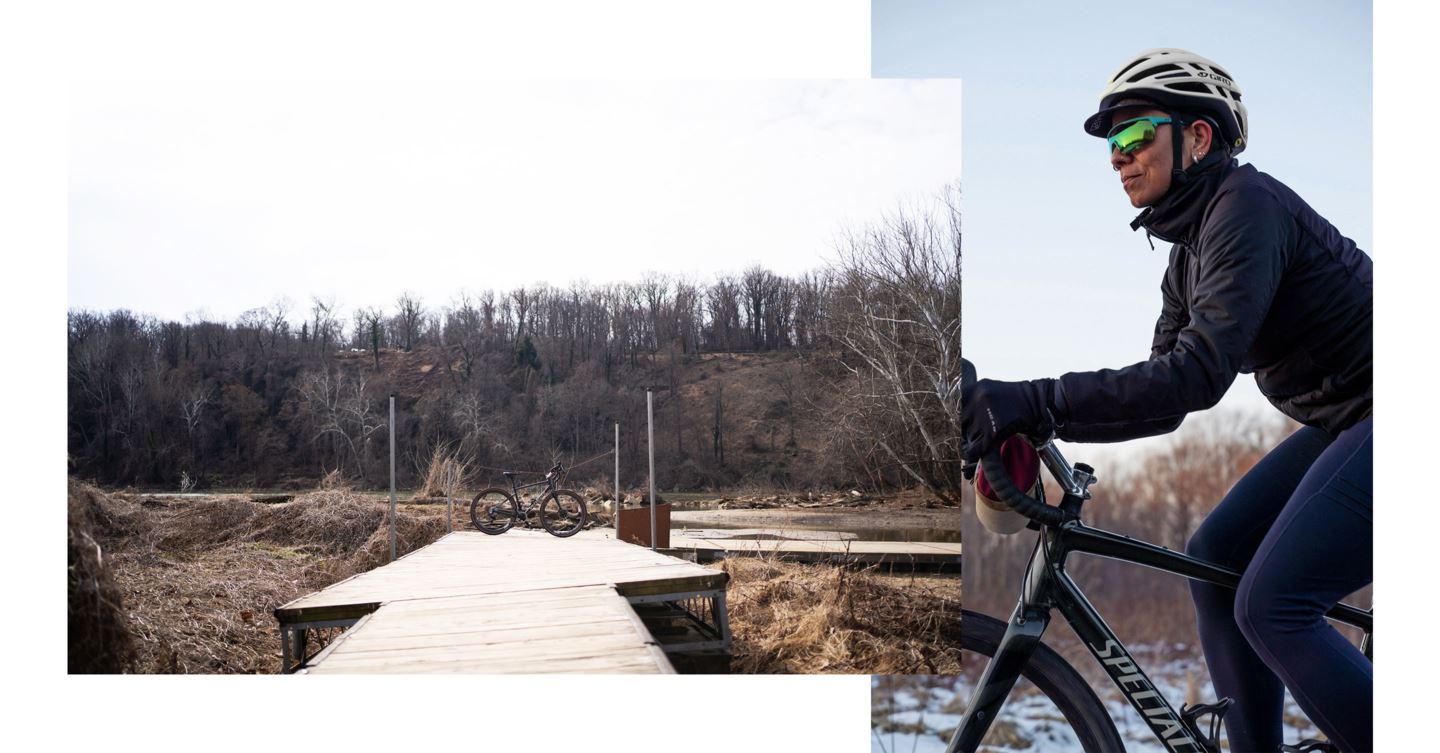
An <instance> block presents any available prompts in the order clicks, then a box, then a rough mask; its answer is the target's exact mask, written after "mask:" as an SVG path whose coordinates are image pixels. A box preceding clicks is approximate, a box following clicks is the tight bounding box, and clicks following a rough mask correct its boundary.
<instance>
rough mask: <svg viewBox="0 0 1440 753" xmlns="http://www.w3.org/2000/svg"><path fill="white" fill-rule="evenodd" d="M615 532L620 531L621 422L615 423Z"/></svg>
mask: <svg viewBox="0 0 1440 753" xmlns="http://www.w3.org/2000/svg"><path fill="white" fill-rule="evenodd" d="M615 530H617V531H618V530H620V422H619V421H616V422H615Z"/></svg>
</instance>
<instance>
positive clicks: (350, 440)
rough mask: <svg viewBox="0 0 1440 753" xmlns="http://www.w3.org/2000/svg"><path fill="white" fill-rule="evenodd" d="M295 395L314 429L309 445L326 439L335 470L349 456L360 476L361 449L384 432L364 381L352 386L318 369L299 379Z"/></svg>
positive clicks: (332, 374) (339, 377) (337, 376)
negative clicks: (367, 397)
mask: <svg viewBox="0 0 1440 753" xmlns="http://www.w3.org/2000/svg"><path fill="white" fill-rule="evenodd" d="M297 391H298V392H299V394H300V399H301V403H302V405H304V407H305V409H306V411H307V412H308V413H309V415H310V418H311V421H312V424H313V426H314V429H315V432H314V434H313V435H312V436H311V438H310V441H311V443H317V442H320V441H321V440H322V439H328V440H329V441H330V449H331V452H332V453H333V456H334V459H335V464H336V467H339V466H341V465H343V463H344V456H345V454H346V453H348V454H349V456H350V457H351V458H353V459H354V461H355V469H356V471H358V472H360V473H361V474H363V473H364V471H365V467H364V460H365V455H366V453H365V452H364V449H365V448H366V447H367V446H368V444H369V441H370V438H371V437H372V436H373V435H374V434H375V433H376V432H377V431H379V430H381V429H383V428H385V423H384V421H382V420H381V418H380V416H379V414H377V413H376V412H375V411H374V409H373V407H372V406H371V404H370V401H369V400H367V399H366V398H365V378H364V377H363V376H362V377H358V378H356V380H355V381H354V382H351V381H350V380H348V379H346V378H345V377H344V376H343V375H341V374H338V373H335V372H333V371H331V370H329V369H321V370H317V371H311V372H307V373H305V374H303V375H301V377H300V380H299V383H298V385H297Z"/></svg>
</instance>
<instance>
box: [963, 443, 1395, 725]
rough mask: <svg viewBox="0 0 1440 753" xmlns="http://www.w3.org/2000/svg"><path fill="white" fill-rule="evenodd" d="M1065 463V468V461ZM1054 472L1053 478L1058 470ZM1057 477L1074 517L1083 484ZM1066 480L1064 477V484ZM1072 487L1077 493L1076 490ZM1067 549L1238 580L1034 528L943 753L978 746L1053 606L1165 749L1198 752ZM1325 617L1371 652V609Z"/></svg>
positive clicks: (1138, 550) (1189, 561)
mask: <svg viewBox="0 0 1440 753" xmlns="http://www.w3.org/2000/svg"><path fill="white" fill-rule="evenodd" d="M1040 450H1041V453H1042V457H1043V458H1044V459H1045V461H1046V465H1047V466H1050V467H1051V469H1052V471H1053V470H1055V469H1056V467H1057V464H1056V463H1055V462H1054V461H1056V460H1059V461H1060V463H1059V464H1058V465H1060V466H1063V459H1061V458H1059V454H1058V452H1057V451H1055V450H1054V448H1053V446H1052V445H1049V444H1048V443H1047V444H1046V445H1045V446H1042V447H1041V448H1040ZM1047 451H1048V452H1047ZM1066 469H1067V470H1068V467H1066ZM1056 475H1057V477H1060V474H1056ZM1060 480H1061V484H1062V487H1064V488H1065V489H1067V492H1066V494H1065V499H1064V501H1062V502H1061V507H1062V508H1066V507H1068V508H1069V509H1072V510H1074V511H1075V512H1076V513H1077V515H1078V513H1079V508H1080V505H1081V504H1082V503H1083V501H1084V499H1085V498H1086V497H1088V496H1089V495H1088V493H1087V492H1086V491H1085V489H1084V486H1085V484H1081V485H1080V486H1078V487H1077V486H1076V484H1075V483H1074V481H1073V479H1067V478H1064V477H1060ZM1067 480H1069V481H1070V483H1068V484H1067V483H1066V481H1067ZM1076 491H1078V492H1079V493H1080V494H1079V495H1078V496H1077V494H1076V493H1075V492H1076ZM1071 554H1093V555H1097V556H1100V557H1107V558H1109V559H1113V560H1118V561H1120V562H1129V563H1132V564H1136V565H1144V566H1146V567H1150V568H1154V569H1156V570H1159V571H1161V572H1166V573H1173V574H1176V575H1181V576H1184V577H1185V578H1188V579H1190V580H1194V581H1200V582H1203V583H1210V584H1213V585H1217V586H1222V587H1225V588H1228V589H1231V590H1234V589H1237V588H1238V587H1239V585H1240V573H1238V572H1236V571H1234V570H1231V569H1229V568H1225V567H1221V566H1219V565H1216V564H1213V563H1210V562H1206V561H1204V560H1199V559H1196V558H1194V557H1191V556H1189V555H1186V554H1183V553H1180V552H1176V551H1173V550H1171V549H1167V548H1165V547H1161V546H1156V545H1154V544H1149V543H1146V542H1144V541H1139V540H1136V539H1133V538H1131V537H1129V536H1124V535H1120V534H1115V533H1111V532H1109V531H1104V530H1100V529H1096V528H1090V527H1088V526H1086V525H1084V524H1083V523H1081V522H1080V521H1079V520H1078V518H1077V519H1075V520H1069V521H1066V522H1065V523H1063V524H1061V525H1060V526H1055V527H1051V526H1045V527H1042V528H1041V530H1040V542H1039V546H1037V547H1036V549H1035V554H1034V556H1032V557H1031V560H1030V564H1029V566H1028V567H1027V569H1026V571H1025V580H1024V581H1023V583H1024V584H1025V586H1024V590H1023V592H1022V593H1021V595H1020V602H1019V604H1018V605H1016V607H1015V612H1014V614H1012V615H1011V617H1010V624H1009V626H1008V627H1007V628H1006V630H1005V636H1004V637H1003V638H1002V639H1001V642H1000V645H999V647H998V648H997V649H996V651H995V655H994V656H993V657H991V659H990V662H989V663H988V664H987V665H986V667H985V671H984V673H983V674H982V675H981V677H980V682H979V684H978V685H976V688H975V692H974V694H973V695H972V696H971V699H970V700H971V703H970V706H969V708H968V709H966V711H965V715H964V717H962V718H961V721H960V726H959V727H958V728H957V729H956V731H955V735H954V737H953V738H952V739H951V741H950V746H949V747H948V748H947V753H954V752H955V751H960V752H962V753H973V751H974V750H975V749H976V748H977V747H979V745H980V740H981V739H982V738H984V736H985V733H986V731H988V729H989V728H990V723H991V722H992V721H994V719H995V717H996V715H997V714H998V713H999V711H1000V707H1001V706H1002V705H1003V704H1004V703H1005V698H1006V696H1008V695H1009V694H1010V690H1011V688H1012V687H1013V686H1014V685H1015V681H1016V680H1017V679H1018V678H1019V676H1020V672H1021V670H1022V669H1023V668H1024V667H1025V666H1026V664H1027V663H1028V662H1029V661H1030V656H1031V654H1032V653H1034V651H1035V648H1036V646H1037V645H1038V644H1039V643H1040V639H1041V637H1042V636H1043V635H1044V634H1045V629H1046V628H1047V627H1048V626H1049V624H1050V618H1051V612H1052V611H1053V610H1059V611H1060V614H1061V616H1062V617H1064V618H1065V621H1066V622H1067V623H1069V624H1070V627H1071V628H1072V629H1073V630H1074V631H1075V634H1076V635H1077V636H1079V637H1080V640H1081V641H1082V642H1083V643H1084V644H1085V647H1086V648H1088V649H1089V650H1090V653H1091V654H1092V655H1093V656H1094V657H1095V659H1096V661H1098V662H1100V664H1101V666H1103V667H1104V668H1105V671H1106V673H1107V674H1109V676H1110V679H1111V681H1112V682H1114V683H1115V686H1116V687H1117V688H1119V689H1120V692H1121V694H1122V695H1124V696H1125V698H1126V699H1127V700H1128V701H1129V702H1130V705H1131V706H1133V707H1134V708H1135V710H1136V711H1137V712H1139V714H1140V717H1141V718H1142V719H1144V720H1145V721H1146V722H1147V723H1148V724H1149V725H1150V729H1151V732H1153V733H1154V734H1155V736H1156V738H1157V739H1159V740H1160V742H1161V743H1162V744H1163V745H1164V746H1165V749H1166V750H1167V751H1171V752H1172V753H1205V748H1204V747H1203V746H1202V745H1201V743H1200V741H1198V740H1196V739H1195V738H1194V736H1193V735H1192V733H1191V729H1190V726H1189V725H1188V724H1186V723H1185V722H1183V721H1182V720H1181V718H1180V715H1179V714H1177V713H1176V711H1175V709H1174V708H1173V707H1171V706H1170V704H1169V702H1168V701H1166V700H1165V698H1164V697H1163V696H1161V695H1160V693H1159V692H1158V691H1157V690H1156V689H1155V685H1154V683H1152V682H1151V681H1150V678H1149V676H1147V675H1146V674H1145V672H1144V671H1143V670H1142V669H1141V668H1140V666H1139V665H1138V664H1136V663H1135V660H1134V659H1133V658H1131V656H1130V652H1129V651H1127V650H1126V649H1125V646H1124V644H1123V643H1121V641H1120V639H1119V638H1117V637H1116V636H1115V633H1114V631H1112V630H1111V629H1110V627H1109V626H1108V625H1106V624H1105V620H1104V618H1102V617H1101V616H1100V613H1099V612H1097V611H1096V610H1095V607H1094V606H1093V605H1091V603H1090V600H1089V599H1087V598H1085V594H1084V593H1083V592H1081V590H1080V587H1079V586H1078V585H1077V584H1076V583H1075V581H1074V580H1072V579H1071V577H1070V575H1069V573H1067V572H1066V569H1065V566H1066V564H1067V562H1068V560H1069V557H1070V555H1071ZM1325 616H1326V617H1328V618H1330V619H1332V620H1335V621H1337V622H1341V623H1344V624H1347V625H1353V626H1355V627H1358V628H1360V629H1361V630H1363V631H1364V632H1365V636H1364V639H1363V640H1362V641H1361V644H1360V647H1361V650H1362V651H1364V653H1365V656H1366V657H1371V658H1373V657H1372V656H1371V643H1372V634H1373V612H1372V611H1370V610H1364V609H1358V608H1356V607H1353V606H1349V605H1346V604H1337V605H1336V606H1335V607H1333V608H1332V609H1330V611H1329V612H1327V613H1326V615H1325ZM961 629H962V630H963V629H964V627H963V626H962V627H961Z"/></svg>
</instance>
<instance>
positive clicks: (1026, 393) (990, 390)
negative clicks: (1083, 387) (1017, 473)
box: [960, 379, 1055, 463]
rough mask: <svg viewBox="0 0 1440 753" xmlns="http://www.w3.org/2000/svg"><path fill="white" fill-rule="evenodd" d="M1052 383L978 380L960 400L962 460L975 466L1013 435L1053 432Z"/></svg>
mask: <svg viewBox="0 0 1440 753" xmlns="http://www.w3.org/2000/svg"><path fill="white" fill-rule="evenodd" d="M1054 392H1055V380H1054V379H1036V380H1033V381H1029V382H1001V381H997V380H994V379H981V380H980V381H978V382H976V383H975V386H974V387H973V388H971V389H969V390H967V391H966V392H965V394H963V395H962V396H961V398H960V413H961V420H960V425H961V428H962V429H963V430H964V431H965V448H964V450H963V453H962V454H963V455H964V458H965V460H966V461H967V462H971V463H974V462H978V461H979V460H980V458H982V457H984V456H985V455H986V454H987V453H989V452H990V450H992V449H995V448H998V447H999V446H1000V443H1001V442H1003V441H1004V440H1005V439H1006V438H1007V437H1009V436H1011V435H1012V434H1025V435H1028V436H1032V437H1047V436H1049V434H1050V432H1052V431H1054V430H1055V415H1054V406H1053V404H1052V397H1051V396H1052V395H1053V394H1054Z"/></svg>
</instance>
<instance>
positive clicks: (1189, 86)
mask: <svg viewBox="0 0 1440 753" xmlns="http://www.w3.org/2000/svg"><path fill="white" fill-rule="evenodd" d="M1165 88H1167V89H1177V90H1179V91H1182V92H1198V93H1200V94H1211V93H1213V90H1212V89H1211V88H1210V87H1208V86H1206V85H1205V84H1201V83H1198V82H1195V81H1180V82H1178V83H1174V84H1166V85H1165Z"/></svg>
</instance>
